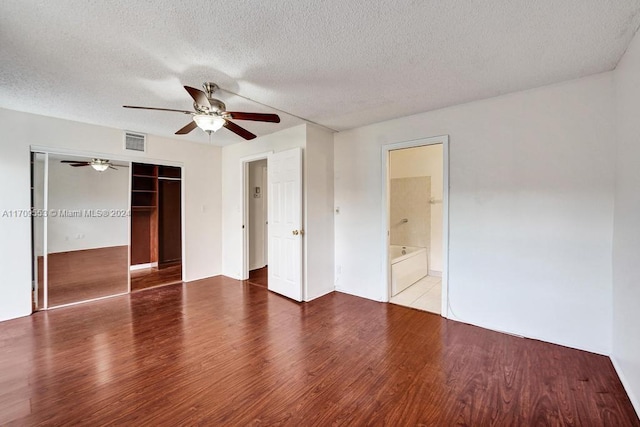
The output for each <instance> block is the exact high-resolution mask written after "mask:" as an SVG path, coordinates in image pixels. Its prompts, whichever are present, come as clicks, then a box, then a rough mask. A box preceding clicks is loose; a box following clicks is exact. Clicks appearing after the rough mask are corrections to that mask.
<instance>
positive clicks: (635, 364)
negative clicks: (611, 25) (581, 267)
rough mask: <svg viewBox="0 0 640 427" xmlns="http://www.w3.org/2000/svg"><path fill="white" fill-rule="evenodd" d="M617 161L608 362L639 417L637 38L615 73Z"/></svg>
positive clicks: (639, 73)
mask: <svg viewBox="0 0 640 427" xmlns="http://www.w3.org/2000/svg"><path fill="white" fill-rule="evenodd" d="M615 82H616V87H615V89H616V119H617V131H618V155H617V163H616V192H615V220H614V237H613V356H612V359H613V361H614V364H615V365H616V368H617V369H618V373H619V375H620V378H621V379H622V381H623V383H624V385H625V387H626V389H627V393H628V394H629V397H630V398H631V401H632V402H633V404H634V406H635V408H636V412H638V413H639V414H640V332H639V329H638V325H640V271H639V270H638V260H640V121H639V120H638V115H639V112H640V34H636V36H635V38H634V40H633V41H632V43H631V45H630V46H629V48H628V50H627V52H626V54H625V56H624V57H623V58H622V60H621V61H620V63H619V64H618V67H617V69H616V70H615Z"/></svg>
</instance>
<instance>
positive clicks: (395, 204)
mask: <svg viewBox="0 0 640 427" xmlns="http://www.w3.org/2000/svg"><path fill="white" fill-rule="evenodd" d="M389 190H390V204H391V218H390V221H391V236H390V238H391V244H392V245H400V246H418V247H422V248H427V250H428V249H429V245H430V242H431V230H430V229H431V226H430V224H431V204H430V203H429V200H430V199H431V177H429V176H419V177H412V178H394V179H391V185H390V188H389ZM405 218H406V219H407V220H408V221H407V222H403V221H402V220H403V219H405Z"/></svg>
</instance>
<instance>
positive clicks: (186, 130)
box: [176, 120, 198, 135]
mask: <svg viewBox="0 0 640 427" xmlns="http://www.w3.org/2000/svg"><path fill="white" fill-rule="evenodd" d="M197 127H198V125H197V124H196V122H194V121H193V120H192V121H190V122H189V123H187V125H186V126H184V127H183V128H181V129H180V130H179V131H178V132H176V135H186V134H188V133H189V132H191V131H192V130H194V129H195V128H197Z"/></svg>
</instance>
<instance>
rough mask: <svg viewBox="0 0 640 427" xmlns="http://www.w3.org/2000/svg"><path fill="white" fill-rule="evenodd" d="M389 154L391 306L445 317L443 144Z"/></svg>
mask: <svg viewBox="0 0 640 427" xmlns="http://www.w3.org/2000/svg"><path fill="white" fill-rule="evenodd" d="M407 145H408V146H407ZM386 148H388V149H387V150H386V165H387V179H386V184H387V185H386V193H387V254H388V263H387V268H388V275H387V276H388V295H389V302H391V303H393V304H398V305H403V306H407V307H412V308H416V309H418V310H423V311H428V312H431V313H436V314H442V315H445V316H446V312H445V311H446V304H445V303H443V301H445V300H446V289H444V292H443V283H445V285H446V277H445V281H444V282H443V275H446V268H445V266H446V247H447V245H446V240H447V237H448V236H447V233H446V230H447V226H448V224H446V221H445V218H446V215H447V209H446V208H445V207H446V201H447V197H446V196H447V194H446V193H447V192H446V191H445V189H446V188H448V185H446V182H445V181H448V180H447V179H446V178H445V177H446V173H448V170H446V169H448V168H446V164H447V163H446V162H445V157H446V156H445V151H446V144H445V141H443V140H442V138H440V139H438V138H435V139H431V140H423V141H422V142H420V141H415V142H412V143H410V144H398V145H391V146H387V147H386ZM443 296H444V297H445V298H443ZM443 308H445V310H443Z"/></svg>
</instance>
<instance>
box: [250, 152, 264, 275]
mask: <svg viewBox="0 0 640 427" xmlns="http://www.w3.org/2000/svg"><path fill="white" fill-rule="evenodd" d="M266 167H267V160H266V159H265V160H257V161H255V162H251V163H249V270H254V269H256V268H262V267H264V266H265V265H266V264H267V254H266V238H265V237H266V232H267V183H266V182H263V175H264V171H265V169H266ZM256 187H258V188H260V192H259V193H256ZM256 196H257V197H256Z"/></svg>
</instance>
